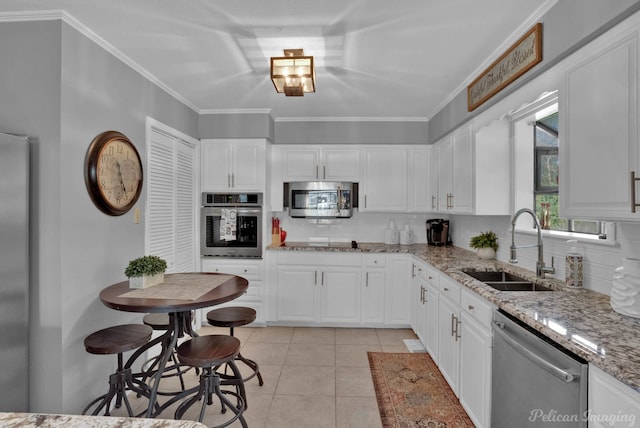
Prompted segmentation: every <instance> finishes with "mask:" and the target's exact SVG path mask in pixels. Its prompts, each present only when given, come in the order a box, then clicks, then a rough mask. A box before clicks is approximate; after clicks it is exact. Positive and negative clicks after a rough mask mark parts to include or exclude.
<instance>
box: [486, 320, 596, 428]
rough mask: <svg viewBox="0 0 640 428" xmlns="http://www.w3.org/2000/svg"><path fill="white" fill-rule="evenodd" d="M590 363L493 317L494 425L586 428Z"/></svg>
mask: <svg viewBox="0 0 640 428" xmlns="http://www.w3.org/2000/svg"><path fill="white" fill-rule="evenodd" d="M587 373H588V364H587V362H586V361H585V360H583V359H581V358H580V357H578V356H576V355H573V354H571V353H570V352H569V351H567V350H565V349H562V348H560V347H559V346H558V345H556V344H554V343H552V342H551V341H550V340H549V339H547V338H545V337H543V336H542V335H540V334H539V333H537V332H535V331H534V330H533V329H531V328H530V327H528V326H526V325H525V324H524V323H522V322H521V321H519V320H517V319H515V318H514V317H512V316H510V315H508V314H506V313H504V312H502V311H499V310H498V311H495V312H494V316H493V363H492V375H491V376H492V384H491V391H492V396H491V400H492V401H491V427H492V428H502V427H505V428H507V427H508V428H513V427H525V426H526V427H547V428H549V427H586V426H587V421H586V420H585V412H586V411H587Z"/></svg>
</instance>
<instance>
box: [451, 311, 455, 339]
mask: <svg viewBox="0 0 640 428" xmlns="http://www.w3.org/2000/svg"><path fill="white" fill-rule="evenodd" d="M455 324H456V316H455V315H454V314H451V336H455V330H454V326H455Z"/></svg>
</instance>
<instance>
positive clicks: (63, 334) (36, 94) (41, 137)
mask: <svg viewBox="0 0 640 428" xmlns="http://www.w3.org/2000/svg"><path fill="white" fill-rule="evenodd" d="M0 58H3V61H2V63H1V64H2V65H1V66H0V67H1V69H2V72H1V73H0V99H1V100H2V103H0V130H2V131H3V132H8V133H15V134H24V135H28V136H29V137H30V138H31V145H32V177H31V180H32V189H31V203H32V218H31V233H32V238H31V256H32V257H31V258H32V260H31V262H32V264H31V284H30V292H31V296H30V297H31V318H30V322H31V326H30V334H31V337H30V344H31V361H30V371H31V373H30V374H31V382H30V385H31V390H30V405H31V407H30V411H34V412H64V413H78V412H80V411H81V410H82V408H83V407H84V405H85V404H86V403H87V402H88V401H89V398H90V397H92V396H97V395H99V394H101V393H103V392H104V388H105V386H106V383H105V380H106V377H107V375H108V373H110V372H111V371H112V370H113V368H114V364H115V356H96V355H91V354H88V353H87V352H85V350H84V346H83V340H84V337H85V336H86V335H88V334H90V333H91V332H93V331H95V330H98V329H101V328H104V327H108V326H111V325H116V324H121V323H127V322H131V321H139V320H140V319H141V314H133V313H126V312H119V311H115V310H112V309H108V308H106V307H105V306H104V305H102V303H101V302H100V301H99V298H98V294H99V292H100V290H101V289H102V288H103V287H105V286H106V285H109V284H112V283H114V282H118V281H123V280H125V279H126V277H125V276H124V273H123V271H124V268H125V267H126V264H127V263H128V261H129V260H130V259H132V258H135V257H139V256H141V255H143V253H144V220H145V219H144V209H145V197H144V189H143V196H142V197H141V199H140V201H139V202H138V203H137V204H136V207H138V208H140V210H141V212H142V213H143V217H142V222H141V223H140V224H134V223H133V213H132V212H130V213H128V214H125V215H124V216H121V217H110V216H107V215H105V214H102V212H100V211H98V209H97V208H96V207H95V206H94V205H93V203H92V202H91V199H90V198H89V196H88V194H87V191H86V188H85V184H84V175H83V165H84V156H85V153H86V150H87V148H88V146H89V143H90V142H91V140H92V139H93V138H94V137H95V136H96V135H97V134H99V133H100V132H102V131H105V130H109V129H115V130H118V131H121V132H123V133H124V134H125V135H127V136H128V137H129V138H130V139H131V140H132V141H133V143H134V144H135V145H136V147H137V148H138V151H139V152H140V155H141V157H142V158H143V161H144V160H145V158H146V147H145V118H146V116H151V117H153V118H154V119H156V120H158V121H160V122H163V123H165V124H167V125H169V126H172V127H174V128H176V129H178V130H180V131H182V132H183V133H185V134H187V135H192V136H197V133H198V128H197V124H198V115H197V114H196V113H195V112H194V111H193V110H191V109H189V108H187V107H186V106H185V105H183V104H182V103H180V102H178V101H176V100H175V99H174V98H172V97H171V96H169V95H168V94H167V93H166V92H164V91H163V90H161V89H159V88H158V87H156V86H154V85H153V84H151V83H150V82H149V81H148V80H147V79H145V78H144V77H142V76H141V75H140V74H138V73H137V72H135V71H134V70H132V69H131V68H129V67H128V66H126V65H125V64H124V63H123V62H121V61H120V60H118V59H117V58H115V57H114V56H113V55H111V54H110V53H108V52H107V51H105V50H104V49H102V48H101V47H99V46H98V45H97V44H95V43H94V42H92V41H90V40H89V39H88V38H86V37H85V36H84V35H82V34H80V33H79V32H78V31H76V30H75V29H74V28H72V27H71V26H69V25H67V24H66V23H63V22H61V21H49V22H26V23H2V24H1V25H0Z"/></svg>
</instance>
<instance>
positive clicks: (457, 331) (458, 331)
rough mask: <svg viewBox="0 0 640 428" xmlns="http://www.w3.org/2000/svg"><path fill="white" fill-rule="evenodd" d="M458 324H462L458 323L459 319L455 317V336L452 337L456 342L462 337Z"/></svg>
mask: <svg viewBox="0 0 640 428" xmlns="http://www.w3.org/2000/svg"><path fill="white" fill-rule="evenodd" d="M460 324H462V321H460V318H458V317H456V334H455V336H454V338H455V340H456V342H457V341H458V339H460V338H461V337H462V336H461V335H460Z"/></svg>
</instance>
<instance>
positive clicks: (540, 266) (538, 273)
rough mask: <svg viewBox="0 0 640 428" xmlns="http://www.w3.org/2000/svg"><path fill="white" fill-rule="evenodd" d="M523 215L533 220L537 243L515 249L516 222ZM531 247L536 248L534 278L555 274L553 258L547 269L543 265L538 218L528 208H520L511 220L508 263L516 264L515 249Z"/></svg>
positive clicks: (540, 230)
mask: <svg viewBox="0 0 640 428" xmlns="http://www.w3.org/2000/svg"><path fill="white" fill-rule="evenodd" d="M523 213H529V214H531V217H533V219H534V220H535V222H536V229H538V243H537V244H536V245H521V246H518V247H516V244H515V232H516V220H517V219H518V217H520V215H521V214H523ZM532 247H538V261H537V262H536V277H538V278H544V276H545V274H547V273H551V274H553V273H555V272H556V269H555V267H553V257H551V267H547V266H545V264H544V250H543V248H542V228H541V227H540V221H539V220H538V216H536V213H534V212H533V211H532V210H530V209H529V208H522V209H520V210H518V212H517V213H516V214H515V215H514V216H513V219H511V247H510V248H511V259H510V260H509V262H510V263H518V259H517V258H516V249H517V248H532Z"/></svg>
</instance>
